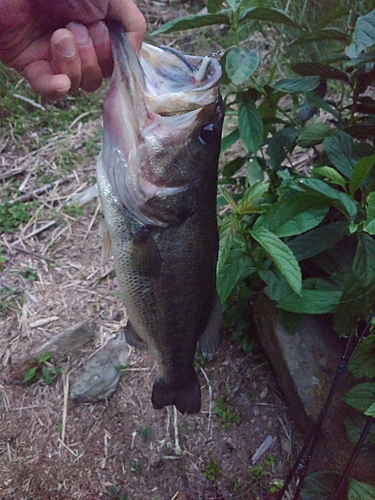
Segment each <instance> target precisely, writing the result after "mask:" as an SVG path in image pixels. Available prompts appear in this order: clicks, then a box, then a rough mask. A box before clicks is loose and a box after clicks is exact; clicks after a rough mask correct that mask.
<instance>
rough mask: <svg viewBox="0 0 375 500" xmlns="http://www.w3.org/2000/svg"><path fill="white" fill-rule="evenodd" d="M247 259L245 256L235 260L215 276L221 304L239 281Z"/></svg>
mask: <svg viewBox="0 0 375 500" xmlns="http://www.w3.org/2000/svg"><path fill="white" fill-rule="evenodd" d="M248 262H249V258H248V257H246V256H245V255H242V256H241V257H239V258H237V259H235V260H234V261H233V262H230V263H228V264H226V265H225V266H224V267H223V272H222V273H220V274H218V275H217V282H216V288H217V292H218V294H219V297H220V302H221V304H224V303H225V301H226V299H227V298H228V297H229V295H230V294H231V292H232V291H233V290H234V288H235V287H236V285H237V283H238V281H239V280H240V279H241V277H242V275H243V273H244V271H245V268H246V266H247V264H248Z"/></svg>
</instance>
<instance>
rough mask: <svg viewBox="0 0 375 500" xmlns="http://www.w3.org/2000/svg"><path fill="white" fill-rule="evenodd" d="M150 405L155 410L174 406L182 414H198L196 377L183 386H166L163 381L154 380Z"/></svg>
mask: <svg viewBox="0 0 375 500" xmlns="http://www.w3.org/2000/svg"><path fill="white" fill-rule="evenodd" d="M194 375H195V374H194ZM152 405H153V407H154V408H155V410H161V409H162V408H164V406H169V405H174V406H175V407H176V408H177V410H178V411H180V412H181V413H182V414H184V413H187V414H191V413H198V412H199V411H200V409H201V388H200V384H199V380H198V377H197V376H196V375H195V376H194V378H193V379H192V380H191V381H190V382H188V383H185V384H183V385H178V384H175V383H174V384H167V383H165V382H164V381H163V379H156V380H155V382H154V386H153V388H152Z"/></svg>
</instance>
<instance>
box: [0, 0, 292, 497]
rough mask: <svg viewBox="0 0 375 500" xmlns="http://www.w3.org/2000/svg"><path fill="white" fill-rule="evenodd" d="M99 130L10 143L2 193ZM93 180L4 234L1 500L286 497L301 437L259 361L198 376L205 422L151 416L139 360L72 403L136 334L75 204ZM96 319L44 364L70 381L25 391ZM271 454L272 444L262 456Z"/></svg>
mask: <svg viewBox="0 0 375 500" xmlns="http://www.w3.org/2000/svg"><path fill="white" fill-rule="evenodd" d="M153 3H155V2H153ZM147 4H148V2H145V5H146V6H147ZM149 21H150V20H149ZM100 127H101V120H100V118H96V119H93V120H91V121H89V122H86V123H80V122H79V120H78V121H77V123H75V124H74V127H72V128H71V130H69V131H67V132H66V133H64V134H61V133H59V134H56V135H55V136H54V137H53V138H52V139H51V141H50V142H49V143H48V144H47V146H46V145H45V146H43V147H42V148H40V149H35V150H32V151H27V150H26V151H25V150H20V149H19V148H18V147H17V145H16V144H12V143H9V144H7V145H6V146H5V147H3V149H2V152H1V154H0V176H1V179H2V189H3V188H4V186H5V187H6V183H7V182H10V181H11V179H12V176H13V174H12V175H10V176H9V177H8V173H9V172H10V171H16V173H15V174H14V175H17V176H18V177H19V179H20V181H21V182H25V185H26V183H28V186H29V187H32V183H33V179H34V178H35V176H36V175H37V169H38V168H41V164H45V165H48V164H51V165H52V166H53V162H54V159H55V157H56V151H57V150H59V148H60V149H61V148H63V147H64V148H68V149H71V150H79V148H80V144H81V143H83V142H84V141H85V140H87V139H88V138H90V137H93V135H94V133H96V132H97V131H98V130H99V129H100ZM51 168H52V167H51ZM17 169H20V172H19V173H17ZM94 175H95V162H94V161H92V160H90V161H87V162H82V163H81V164H79V165H78V166H77V168H74V170H73V172H72V173H71V174H70V175H68V176H67V177H66V179H65V182H63V183H60V184H59V185H55V186H53V188H52V189H49V190H47V191H46V192H44V193H41V194H40V195H39V196H38V202H39V205H38V209H37V210H36V211H35V213H33V215H32V218H31V219H30V221H29V222H28V223H27V224H23V225H22V226H21V227H20V229H19V230H18V231H16V232H13V233H5V234H2V235H0V246H1V247H2V248H3V252H4V255H5V257H6V259H7V261H6V262H5V263H4V264H3V267H2V270H1V272H0V291H1V297H0V299H1V304H0V370H1V371H0V500H21V499H23V500H60V499H61V500H62V499H64V500H65V499H66V500H70V499H77V500H94V499H98V498H103V499H108V500H114V499H118V500H125V499H126V500H135V499H138V498H139V499H151V500H167V499H168V500H199V499H202V500H229V499H233V500H234V499H249V500H251V499H267V500H268V499H272V498H276V492H277V490H278V488H279V487H280V486H281V484H282V482H283V479H284V478H285V477H286V475H287V472H288V470H289V467H290V464H291V463H292V461H293V458H294V457H295V455H296V449H295V448H296V446H295V443H297V442H298V440H299V439H300V435H299V434H298V432H297V430H296V429H295V426H294V424H293V422H292V421H291V420H290V418H289V416H288V412H287V409H286V406H285V403H284V401H283V398H282V395H281V393H280V391H279V389H278V385H277V381H276V380H275V378H274V376H273V374H272V372H271V370H270V367H269V365H268V364H267V362H266V361H265V360H264V358H263V357H262V355H261V354H259V352H258V351H257V349H255V350H254V351H253V352H252V353H250V354H245V353H244V352H243V351H242V350H241V348H240V346H239V345H238V344H236V343H231V342H230V341H229V340H228V339H227V338H226V339H225V340H224V343H223V346H222V347H221V349H220V351H219V352H218V353H217V355H215V357H214V358H213V359H212V360H210V361H206V362H205V363H204V364H203V366H201V367H200V375H199V376H200V380H201V384H202V396H203V398H202V411H201V413H199V414H198V415H193V416H181V415H178V418H177V422H176V421H175V415H174V412H173V410H172V409H170V408H168V409H164V410H161V411H155V410H154V409H153V408H152V405H151V401H150V396H151V387H152V383H153V380H154V377H155V374H156V366H155V362H154V360H153V359H152V357H151V355H149V354H144V353H140V352H137V351H135V350H131V351H130V354H129V357H128V361H127V362H128V364H127V368H126V369H125V370H124V374H123V377H122V380H121V382H120V385H119V388H118V390H117V391H116V393H115V394H114V396H113V397H112V398H110V399H109V400H108V401H103V402H100V403H95V404H89V403H86V404H83V403H78V402H76V401H73V400H71V399H70V398H69V391H70V388H71V386H72V384H73V383H74V381H75V380H76V379H77V377H78V376H79V374H80V372H81V370H82V367H83V366H84V364H85V363H86V362H87V361H88V360H89V359H90V358H91V356H92V355H93V354H94V353H95V352H97V351H98V350H99V349H101V348H103V346H104V345H105V344H106V343H107V342H108V341H109V340H111V339H112V338H114V337H115V336H116V334H117V333H118V332H119V331H121V329H122V328H123V326H124V325H125V324H126V312H125V310H124V307H123V305H122V303H121V301H120V299H119V294H118V289H117V284H116V279H115V277H114V273H113V271H112V264H111V263H108V264H106V265H105V266H102V265H101V249H100V247H101V242H100V238H99V236H98V225H99V222H100V220H101V213H100V206H99V202H98V200H97V199H94V200H93V201H91V202H90V203H89V204H88V205H86V206H85V207H84V210H83V211H82V212H80V211H79V212H77V213H75V212H74V210H72V209H71V207H68V205H67V203H68V202H69V201H70V200H71V199H72V197H73V196H74V195H75V194H77V193H78V192H81V191H84V190H85V189H86V188H87V187H88V186H89V185H90V179H91V178H92V177H93V176H94ZM27 190H28V189H26V191H27ZM0 269H1V268H0ZM86 319H91V320H94V321H95V325H96V326H95V336H94V340H93V341H92V342H91V343H89V344H88V345H87V346H85V348H84V349H82V350H80V352H79V353H78V354H76V355H74V356H68V357H65V358H63V359H60V360H58V361H57V362H56V361H52V362H51V363H50V361H48V362H47V363H46V364H45V367H46V368H47V369H48V370H51V369H52V368H56V367H57V368H60V369H61V370H60V371H61V372H62V373H61V374H57V375H56V377H55V382H54V383H53V384H52V385H46V384H45V383H44V382H43V380H39V381H37V382H36V383H34V384H32V385H27V384H23V383H22V377H23V375H24V373H23V372H21V373H20V372H18V373H17V371H15V370H14V363H15V362H17V360H18V361H19V360H22V359H24V358H25V356H26V355H27V353H28V352H29V351H30V350H32V349H34V348H36V347H37V346H40V345H41V344H42V343H43V342H44V341H46V340H47V339H50V338H52V337H53V336H55V335H56V334H58V333H60V332H62V331H64V330H65V329H66V328H68V327H70V326H72V325H74V324H76V323H79V322H82V321H83V320H86ZM21 366H22V364H21ZM25 369H26V368H25ZM176 429H178V436H177V435H176ZM265 440H267V441H265ZM264 442H268V443H271V444H270V446H269V447H268V448H267V449H266V450H265V451H263V452H262V451H261V450H262V448H260V447H261V445H262V444H263V443H264ZM257 451H258V454H259V455H260V458H258V459H254V458H253V457H254V454H255V452H257ZM287 497H289V495H286V496H285V498H287Z"/></svg>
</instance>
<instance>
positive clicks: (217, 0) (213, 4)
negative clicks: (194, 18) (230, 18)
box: [207, 0, 223, 14]
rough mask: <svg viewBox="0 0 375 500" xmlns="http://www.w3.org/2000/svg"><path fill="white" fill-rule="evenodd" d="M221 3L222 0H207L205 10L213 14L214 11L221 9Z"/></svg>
mask: <svg viewBox="0 0 375 500" xmlns="http://www.w3.org/2000/svg"><path fill="white" fill-rule="evenodd" d="M222 5H223V0H208V2H207V10H208V12H209V13H210V14H214V13H215V12H217V11H218V10H220V9H221V6H222Z"/></svg>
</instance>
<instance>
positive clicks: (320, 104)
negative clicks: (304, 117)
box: [306, 92, 341, 120]
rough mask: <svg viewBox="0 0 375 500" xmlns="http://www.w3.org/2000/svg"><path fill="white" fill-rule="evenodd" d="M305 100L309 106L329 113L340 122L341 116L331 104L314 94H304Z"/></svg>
mask: <svg viewBox="0 0 375 500" xmlns="http://www.w3.org/2000/svg"><path fill="white" fill-rule="evenodd" d="M306 100H307V102H308V103H309V104H310V106H313V107H315V108H318V109H324V111H327V113H330V114H331V115H333V116H334V117H335V118H337V119H338V120H341V114H340V112H339V111H337V109H336V107H335V106H333V105H332V104H329V103H328V102H327V101H326V100H324V99H323V98H322V97H320V96H318V95H316V94H315V93H314V92H306Z"/></svg>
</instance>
